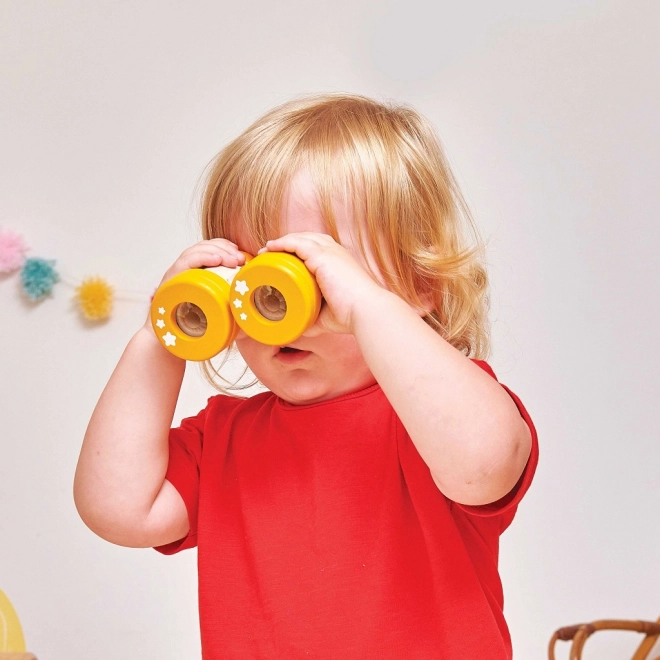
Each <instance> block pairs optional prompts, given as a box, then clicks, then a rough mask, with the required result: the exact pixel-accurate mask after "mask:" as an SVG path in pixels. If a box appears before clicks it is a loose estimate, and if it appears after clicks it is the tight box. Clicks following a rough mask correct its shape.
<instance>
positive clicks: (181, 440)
mask: <svg viewBox="0 0 660 660" xmlns="http://www.w3.org/2000/svg"><path fill="white" fill-rule="evenodd" d="M206 416H207V411H206V408H205V409H204V410H202V411H201V412H200V413H199V414H198V415H196V416H195V417H188V418H186V419H184V420H183V421H182V422H181V425H180V426H179V427H177V428H173V429H170V435H169V447H170V457H169V464H168V467H167V473H166V474H165V478H166V479H167V480H168V481H169V482H170V483H171V484H172V485H173V486H174V487H175V488H176V489H177V491H178V492H179V495H181V498H182V499H183V502H184V504H185V505H186V510H187V511H188V522H189V524H190V531H189V532H188V534H187V536H186V537H184V538H183V539H179V540H178V541H174V542H173V543H168V544H167V545H162V546H159V547H157V548H155V549H156V550H158V552H161V553H163V554H165V555H171V554H174V553H176V552H179V551H181V550H185V549H187V548H193V547H195V546H196V545H197V511H198V502H199V474H200V464H201V458H202V445H203V440H204V425H205V421H206Z"/></svg>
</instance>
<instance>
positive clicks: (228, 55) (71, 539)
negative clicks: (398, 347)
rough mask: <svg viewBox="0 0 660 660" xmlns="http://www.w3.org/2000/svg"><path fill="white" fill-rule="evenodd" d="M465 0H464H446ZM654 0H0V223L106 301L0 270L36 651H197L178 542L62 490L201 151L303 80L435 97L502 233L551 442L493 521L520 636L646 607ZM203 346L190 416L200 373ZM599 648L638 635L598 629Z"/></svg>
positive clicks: (7, 487) (199, 165)
mask: <svg viewBox="0 0 660 660" xmlns="http://www.w3.org/2000/svg"><path fill="white" fill-rule="evenodd" d="M458 5H460V8H459V7H458ZM659 23H660V6H659V5H658V4H657V2H655V1H652V0H647V1H642V0H610V1H606V0H600V1H598V0H555V2H553V3H550V2H544V3H536V2H531V3H530V2H528V1H527V2H523V1H522V0H501V1H500V2H497V3H495V2H489V0H466V1H464V2H462V3H456V2H445V1H444V0H442V1H440V2H431V1H430V0H426V1H424V0H422V1H421V2H420V0H409V1H407V2H404V1H403V0H389V1H388V2H386V3H384V2H378V1H377V0H353V1H349V0H336V1H335V2H333V3H309V2H305V1H304V0H282V2H279V3H271V2H266V1H263V0H261V1H257V0H247V1H246V2H242V3H235V4H229V3H220V2H210V1H205V2H196V3H183V2H179V3H177V2H168V3H162V2H155V1H143V2H136V3H133V2H122V1H117V0H115V1H114V2H108V1H106V0H103V1H100V0H97V1H95V2H84V1H82V0H78V1H74V0H62V1H60V2H57V3H56V2H45V1H41V2H37V1H35V0H22V1H20V2H19V1H18V0H16V1H14V2H11V1H5V2H2V3H0V140H1V142H0V144H1V145H2V146H1V148H0V180H1V181H2V184H1V185H0V227H5V228H7V227H12V228H14V229H16V230H18V231H20V232H22V233H23V234H24V236H25V237H26V239H27V241H28V242H29V244H30V246H31V247H32V252H31V254H32V256H42V257H48V258H55V259H57V262H58V267H59V268H60V269H61V271H62V272H63V274H64V275H65V276H66V278H67V280H68V281H74V280H75V279H76V278H81V277H84V276H87V275H94V274H100V275H103V276H105V277H106V278H107V279H109V280H110V281H111V282H112V283H113V284H114V285H115V286H116V287H117V288H118V289H120V290H122V291H127V290H131V291H138V292H140V291H141V292H143V301H142V302H128V301H120V302H118V303H117V305H116V311H115V313H114V315H113V316H112V318H111V319H110V320H109V321H108V322H107V323H105V324H103V325H101V326H99V327H92V326H90V325H87V324H85V323H82V322H81V321H80V319H79V318H78V315H77V313H76V310H75V308H74V306H73V305H72V303H71V301H70V300H71V297H72V294H73V290H72V288H71V287H70V286H68V285H67V284H65V283H62V284H59V285H58V286H57V288H56V289H55V292H54V296H53V298H52V299H50V300H46V301H44V302H43V303H41V304H39V305H29V304H26V303H25V302H24V301H22V299H21V298H20V296H19V294H18V286H17V278H16V277H9V278H6V277H5V278H2V279H0V305H1V307H2V309H3V311H4V315H5V323H4V324H3V328H2V331H1V335H0V337H1V341H0V358H1V372H0V373H1V383H0V400H1V401H2V421H3V424H2V429H3V430H2V436H1V438H0V588H1V589H3V590H4V591H5V592H6V593H7V594H8V595H9V596H10V598H11V599H12V600H13V602H14V605H15V606H16V608H17V610H18V612H19V615H20V617H21V619H22V622H23V624H24V628H25V634H26V638H27V641H28V646H29V648H30V649H31V650H33V651H34V652H35V653H37V654H38V655H39V657H40V660H48V659H51V660H59V659H62V660H64V659H65V658H66V659H81V660H82V659H83V658H90V657H92V658H96V659H98V660H106V659H107V660H110V659H111V658H116V657H118V655H122V656H123V655H124V653H125V652H126V654H128V653H130V655H131V657H144V658H159V659H162V660H168V659H174V658H180V657H186V658H193V657H195V656H196V653H197V650H198V646H199V643H198V633H197V620H196V616H197V613H196V591H195V589H196V585H195V580H196V577H195V555H194V552H187V553H183V554H182V555H181V556H178V557H173V558H164V557H161V556H160V555H158V554H157V553H155V552H153V551H150V550H144V551H137V550H127V549H123V548H118V547H114V546H112V545H110V544H107V543H105V542H103V541H101V540H100V539H97V538H96V537H94V535H92V534H91V532H89V531H88V530H87V529H86V528H85V527H84V525H83V524H82V523H81V522H80V520H79V519H78V518H77V515H76V512H75V509H74V506H73V502H72V498H71V481H72V475H73V471H74V468H75V462H76V458H77V454H78V450H79V445H80V442H81V438H82V435H83V432H84V429H85V426H86V423H87V420H88V418H89V415H90V413H91V410H92V408H93V406H94V403H95V401H96V399H97V397H98V395H99V394H100V391H101V389H102V387H103V385H104V383H105V381H106V379H107V377H108V375H109V373H110V371H111V369H112V368H113V365H114V363H115V362H116V360H117V358H118V356H119V355H120V353H121V351H122V348H123V346H124V344H125V343H126V341H127V339H128V338H129V337H130V336H131V334H132V333H133V331H134V330H135V329H136V328H137V327H138V325H139V324H140V323H141V321H142V319H143V317H144V315H145V313H146V309H147V303H146V301H147V299H148V296H149V295H150V293H151V292H152V291H153V288H154V287H155V285H156V284H157V282H158V280H159V278H160V276H161V274H162V272H163V270H164V269H165V268H166V267H167V266H168V265H169V263H170V262H171V261H172V259H173V258H174V257H175V256H176V255H177V254H178V253H179V252H180V251H181V249H182V248H183V247H184V246H186V245H187V244H189V243H191V242H193V241H194V240H195V239H196V237H197V234H196V225H195V222H196V205H195V199H196V196H195V195H196V193H195V186H196V183H197V181H198V177H199V175H200V173H201V171H202V169H203V168H204V166H205V165H206V163H207V162H208V160H209V159H210V158H211V157H212V156H213V154H214V153H215V152H216V151H217V150H218V149H219V148H220V147H221V146H222V145H223V144H224V143H225V142H226V141H227V140H228V139H229V138H231V137H233V136H234V135H236V134H237V133H238V132H239V131H240V130H242V129H243V128H244V127H245V126H246V125H247V124H248V123H249V122H250V121H252V120H253V119H254V118H256V117H257V116H258V115H259V114H260V113H261V112H263V111H264V110H266V109H268V108H270V107H271V106H272V105H274V104H276V103H279V102H281V101H283V100H286V99H287V98H289V97H290V96H292V95H294V94H298V93H301V92H312V91H324V90H331V91H333V90H346V91H353V92H360V93H364V94H367V95H374V96H378V97H385V98H394V99H397V100H401V101H406V102H409V103H411V104H412V105H414V106H416V107H417V108H418V109H419V110H421V111H422V112H423V113H425V114H426V115H427V116H429V117H430V118H431V119H432V121H433V122H434V123H435V124H436V126H437V127H438V130H439V132H440V134H441V136H442V138H443V140H444V142H445V144H446V146H447V149H448V152H449V155H450V158H451V160H452V161H453V163H454V164H455V167H456V170H457V173H458V175H459V177H460V179H461V181H462V183H463V186H464V190H465V193H466V195H467V197H468V199H469V201H470V203H471V205H472V208H473V210H474V212H475V215H476V217H477V219H478V221H479V223H480V225H481V227H482V229H483V231H484V233H485V234H486V235H487V236H488V237H489V238H490V267H491V277H492V284H493V329H494V356H493V359H492V364H493V366H494V367H495V369H496V371H497V372H498V374H499V376H500V378H501V379H502V380H503V381H504V382H506V383H507V384H509V385H510V386H511V387H512V388H513V389H514V390H515V391H517V392H518V393H519V394H520V395H521V397H522V398H523V400H524V401H525V403H526V404H527V406H528V408H529V410H530V411H531V413H532V415H533V417H534V419H535V421H536V423H537V426H538V430H539V434H540V439H541V462H540V465H539V469H538V473H537V477H536V480H535V483H534V485H533V488H532V490H531V491H530V493H529V495H528V496H527V498H526V499H525V501H524V503H523V504H522V505H521V507H520V510H519V515H518V518H517V519H516V521H515V523H514V525H513V526H512V528H511V529H510V530H509V531H508V532H507V533H506V534H505V536H504V537H503V543H502V555H501V568H502V576H503V580H504V584H505V594H506V611H507V615H508V619H509V622H510V625H511V629H512V634H513V639H514V649H515V652H516V653H515V654H516V657H517V658H520V659H521V660H527V659H531V658H541V657H545V653H546V650H545V647H546V644H547V640H548V639H549V637H550V635H551V633H552V631H553V630H554V629H555V628H557V627H559V626H561V625H566V624H569V623H575V622H578V621H581V620H591V619H595V618H603V617H633V618H646V619H650V618H656V617H657V616H658V615H660V558H659V555H660V543H659V539H660V527H659V526H658V504H659V503H660V488H659V487H658V482H659V479H658V475H659V474H660V470H659V468H658V466H659V465H660V443H659V442H658V427H659V426H660V412H659V411H660V406H658V403H657V401H658V395H659V394H660V388H659V386H658V384H659V382H660V378H659V375H660V374H659V370H660V360H659V359H658V342H657V339H656V335H657V327H658V322H659V321H660V313H659V312H658V301H659V300H660V284H659V279H660V277H659V276H660V272H659V270H660V269H659V268H658V259H657V252H658V248H660V236H659V231H660V230H659V229H658V215H659V211H660V203H659V202H658V195H657V190H658V184H657V181H658V179H659V177H660V157H659V155H658V154H659V153H660V152H659V150H658V147H659V146H660V144H659V142H660V141H659V129H658V118H659V116H660V103H659V101H660V93H659V91H658V80H660V64H659V63H660V44H659V42H658V38H657V37H658V28H659ZM209 393H210V392H209V390H208V389H207V386H205V385H204V384H203V382H202V381H201V378H200V377H198V376H197V374H196V373H195V371H194V370H191V373H190V375H189V376H188V377H187V379H186V382H185V387H184V392H183V395H182V397H181V400H180V405H179V409H178V417H180V416H181V415H184V414H190V413H193V412H196V411H197V410H198V409H199V408H200V407H202V406H203V404H204V401H205V398H206V396H207V395H208V394H209ZM590 644H591V647H592V652H593V653H594V657H596V655H597V654H596V652H597V651H598V652H599V653H600V656H599V657H602V658H605V659H606V660H607V659H609V658H612V660H613V659H614V658H615V657H622V656H621V655H620V653H621V652H623V651H624V650H626V649H629V648H632V646H633V645H634V640H633V639H632V638H629V637H627V636H625V635H624V636H617V635H610V636H608V635H607V634H605V635H604V636H603V641H598V639H597V638H596V639H595V640H593V642H590Z"/></svg>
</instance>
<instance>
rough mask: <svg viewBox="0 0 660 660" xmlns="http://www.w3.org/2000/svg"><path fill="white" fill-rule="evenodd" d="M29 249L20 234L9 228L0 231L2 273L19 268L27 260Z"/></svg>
mask: <svg viewBox="0 0 660 660" xmlns="http://www.w3.org/2000/svg"><path fill="white" fill-rule="evenodd" d="M27 250H28V248H27V245H25V241H24V240H23V237H22V236H21V235H20V234H17V233H16V232H15V231H11V230H9V229H7V230H5V231H0V273H11V272H13V271H15V270H18V269H19V268H20V267H21V266H22V265H23V262H24V261H25V253H26V252H27Z"/></svg>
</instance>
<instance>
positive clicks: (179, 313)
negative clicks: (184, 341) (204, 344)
mask: <svg viewBox="0 0 660 660" xmlns="http://www.w3.org/2000/svg"><path fill="white" fill-rule="evenodd" d="M176 324H177V325H178V326H179V328H181V331H182V332H184V333H185V334H187V335H188V336H189V337H201V336H202V335H203V334H204V333H205V332H206V325H207V323H206V314H204V312H203V311H202V310H201V309H200V308H199V307H197V305H195V304H193V303H191V302H184V303H181V304H179V305H178V306H177V308H176Z"/></svg>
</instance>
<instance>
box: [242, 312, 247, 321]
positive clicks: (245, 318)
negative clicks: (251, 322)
mask: <svg viewBox="0 0 660 660" xmlns="http://www.w3.org/2000/svg"><path fill="white" fill-rule="evenodd" d="M241 321H247V314H245V313H243V314H241Z"/></svg>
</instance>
